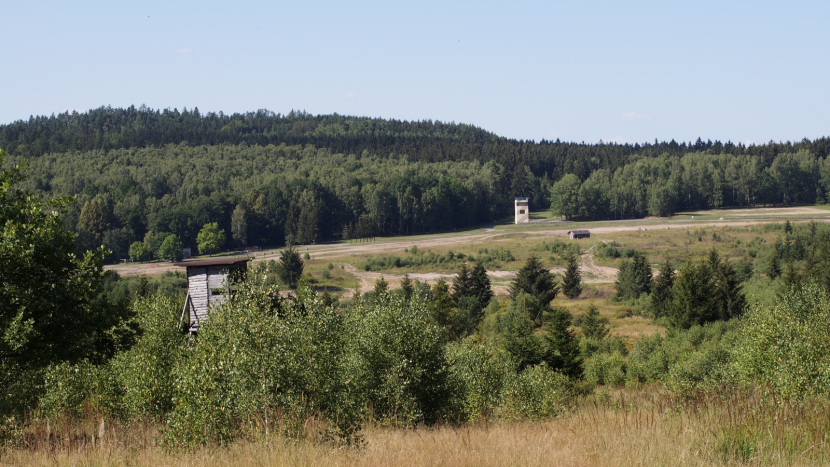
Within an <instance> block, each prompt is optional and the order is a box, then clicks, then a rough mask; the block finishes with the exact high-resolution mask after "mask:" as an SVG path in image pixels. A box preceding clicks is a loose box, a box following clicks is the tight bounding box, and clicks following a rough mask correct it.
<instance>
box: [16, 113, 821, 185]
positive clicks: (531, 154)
mask: <svg viewBox="0 0 830 467" xmlns="http://www.w3.org/2000/svg"><path fill="white" fill-rule="evenodd" d="M180 143H187V144H189V145H191V146H200V145H219V144H231V145H238V144H241V143H245V144H248V145H260V146H266V145H269V144H273V145H280V144H286V145H288V146H294V145H308V144H311V145H313V146H315V147H318V148H327V149H329V150H330V151H332V152H333V153H343V154H361V153H363V151H369V152H370V153H372V154H374V155H378V156H381V157H385V156H389V155H406V157H407V158H408V160H410V161H425V162H441V161H479V162H487V161H494V162H497V163H499V164H500V165H501V166H502V167H504V168H505V169H507V172H508V173H512V172H513V169H514V167H517V166H527V167H528V168H529V169H530V170H531V172H533V174H534V175H536V176H542V175H543V174H545V173H547V174H548V175H549V176H550V177H551V178H553V179H558V178H560V177H561V176H562V175H564V174H566V173H573V174H575V175H576V176H578V177H579V178H580V179H585V178H587V177H588V176H589V175H590V174H591V172H593V171H594V170H597V169H600V168H605V169H609V170H611V171H614V170H616V169H617V168H619V167H621V166H623V165H625V164H626V163H627V162H629V160H630V158H631V157H632V156H646V157H652V156H657V155H661V154H666V155H670V156H682V155H684V154H687V153H692V152H701V151H709V152H711V153H713V154H721V153H725V154H731V155H753V156H760V157H761V159H762V160H763V163H764V165H766V166H769V165H770V164H772V162H773V160H774V159H775V156H776V155H777V154H779V153H782V152H797V151H799V150H807V151H809V152H811V153H812V154H813V155H815V156H816V157H820V158H825V157H826V156H827V154H828V153H830V138H820V139H816V140H814V141H809V140H806V139H805V140H802V141H800V142H796V143H790V142H787V143H773V142H770V143H768V144H764V145H758V146H749V147H747V146H745V145H743V144H740V143H739V144H733V143H731V142H726V143H722V142H720V141H715V142H712V141H703V140H701V139H700V138H698V140H697V141H696V142H694V143H692V142H688V143H686V142H680V143H678V142H675V141H674V140H672V141H669V142H657V141H655V142H654V143H653V144H650V143H646V144H643V145H640V144H633V145H631V144H622V145H620V144H613V143H612V144H603V143H600V144H585V143H566V142H560V141H559V140H557V141H545V140H542V141H541V142H538V143H537V142H534V141H522V140H515V139H508V138H504V137H499V136H497V135H494V134H493V133H490V132H487V131H485V130H482V129H480V128H477V127H474V126H471V125H466V124H456V123H442V122H440V121H421V122H408V121H400V120H386V119H377V118H365V117H348V116H342V115H337V114H333V115H317V116H315V115H310V114H307V113H305V112H291V113H289V114H287V115H280V114H274V113H273V112H269V111H267V110H260V111H257V112H248V113H245V114H238V113H235V114H232V115H225V114H223V113H222V112H220V113H218V114H217V113H207V114H202V113H200V112H199V110H198V108H196V109H193V110H191V111H188V110H187V109H184V110H182V111H179V110H176V109H173V110H169V109H164V110H153V109H149V108H147V107H145V106H141V107H140V108H136V107H135V106H131V107H129V108H126V109H121V108H111V107H101V108H98V109H94V110H90V111H89V112H88V113H77V112H76V113H72V114H70V113H63V114H58V115H52V116H50V117H46V116H39V117H30V118H29V119H28V120H19V121H16V122H13V123H10V124H7V125H0V148H3V149H5V150H6V151H7V152H8V153H9V154H10V155H12V156H20V157H26V158H30V159H32V158H37V157H39V156H41V155H43V154H47V153H62V152H67V151H90V150H104V151H108V150H111V149H125V148H145V147H151V146H155V147H159V146H164V145H168V144H180Z"/></svg>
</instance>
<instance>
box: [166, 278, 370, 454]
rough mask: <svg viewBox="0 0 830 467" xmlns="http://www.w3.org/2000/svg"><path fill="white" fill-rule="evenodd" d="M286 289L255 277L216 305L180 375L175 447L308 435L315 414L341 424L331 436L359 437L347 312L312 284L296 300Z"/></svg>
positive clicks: (172, 430)
mask: <svg viewBox="0 0 830 467" xmlns="http://www.w3.org/2000/svg"><path fill="white" fill-rule="evenodd" d="M278 292H279V291H278V290H277V289H276V287H274V286H271V285H268V284H266V283H264V282H260V281H258V280H254V279H253V278H249V279H248V281H246V282H244V283H242V284H241V285H239V286H238V288H237V290H236V295H235V296H234V299H233V300H231V301H229V302H226V303H224V304H223V305H222V306H219V307H216V308H213V309H212V311H211V316H210V320H208V321H207V322H206V323H205V324H203V326H202V328H201V330H200V331H199V335H198V337H197V338H196V339H195V341H194V343H193V344H192V346H191V347H190V348H189V350H188V352H187V353H186V355H185V358H183V359H181V360H180V363H179V365H177V367H176V369H175V374H176V375H177V376H176V380H175V387H174V397H175V399H174V403H175V408H174V410H173V411H172V413H171V415H170V417H169V424H168V429H167V431H166V440H167V442H168V443H169V444H171V445H181V446H192V445H197V444H204V443H207V442H219V443H226V442H229V441H231V440H233V439H234V438H236V437H238V436H239V435H240V434H241V433H242V429H243V427H246V426H247V427H249V428H248V429H249V430H250V429H253V430H262V431H266V430H271V431H273V432H276V431H277V430H278V428H279V429H282V430H283V432H284V433H285V434H288V435H298V434H299V433H300V430H299V427H300V426H301V425H300V424H301V423H302V422H304V421H305V420H306V419H307V418H308V417H312V416H313V417H318V418H321V419H323V420H327V421H328V422H329V423H330V425H331V428H330V429H329V430H328V431H326V432H323V433H321V436H323V437H331V438H337V439H339V440H341V441H345V442H347V443H348V442H352V441H354V440H355V439H356V438H355V437H356V435H357V433H358V431H359V428H360V423H359V420H360V419H361V417H362V415H361V412H360V408H361V404H359V403H358V402H357V401H356V399H355V396H356V394H358V393H357V392H356V391H355V390H354V387H355V384H356V382H357V378H356V375H355V374H354V373H353V372H350V371H347V365H348V363H349V359H348V358H347V355H346V348H347V346H346V343H347V341H346V339H347V338H348V336H349V333H348V332H347V330H346V328H345V322H344V316H343V314H341V313H339V312H337V311H335V310H334V309H332V308H331V307H325V306H323V305H322V303H321V302H320V301H319V300H318V299H317V298H315V296H314V294H313V292H312V291H311V290H309V289H308V288H307V287H304V286H302V285H301V286H300V287H299V288H298V290H297V297H296V299H294V300H291V301H285V300H283V299H281V298H280V296H279V293H278ZM277 414H280V415H282V416H281V417H280V418H279V421H280V426H277V417H276V415H277Z"/></svg>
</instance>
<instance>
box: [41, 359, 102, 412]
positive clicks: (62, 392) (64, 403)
mask: <svg viewBox="0 0 830 467" xmlns="http://www.w3.org/2000/svg"><path fill="white" fill-rule="evenodd" d="M105 371H106V370H105V368H104V367H99V366H96V365H93V364H91V363H89V361H86V360H84V361H81V362H78V363H75V364H70V363H60V364H57V365H52V366H50V367H49V368H47V369H46V373H45V377H44V379H43V387H44V392H43V395H41V397H40V400H39V402H40V410H41V411H42V412H43V414H44V415H46V416H47V417H52V416H55V415H58V414H63V415H69V416H71V417H82V416H83V414H84V413H85V412H86V409H87V407H86V403H87V402H90V403H91V405H92V408H93V410H96V409H102V408H103V407H101V405H100V402H101V400H100V397H99V395H100V394H107V393H109V392H111V391H107V390H108V389H110V390H111V389H112V388H107V387H106V380H107V375H106V374H105Z"/></svg>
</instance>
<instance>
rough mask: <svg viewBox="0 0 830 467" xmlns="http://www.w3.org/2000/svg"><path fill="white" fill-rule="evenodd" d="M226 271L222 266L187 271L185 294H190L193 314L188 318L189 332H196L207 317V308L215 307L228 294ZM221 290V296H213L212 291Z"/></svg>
mask: <svg viewBox="0 0 830 467" xmlns="http://www.w3.org/2000/svg"><path fill="white" fill-rule="evenodd" d="M227 280H228V269H227V267H222V266H209V267H206V268H188V269H187V293H188V294H190V301H191V304H192V310H193V314H194V315H195V316H190V317H189V321H190V323H189V324H190V330H191V331H194V332H195V331H198V330H199V324H200V323H204V322H205V320H206V319H207V317H208V311H209V307H211V306H217V305H219V304H220V303H222V302H223V301H225V297H226V296H227V293H228V286H227ZM216 289H221V291H222V293H221V294H214V293H213V290H216Z"/></svg>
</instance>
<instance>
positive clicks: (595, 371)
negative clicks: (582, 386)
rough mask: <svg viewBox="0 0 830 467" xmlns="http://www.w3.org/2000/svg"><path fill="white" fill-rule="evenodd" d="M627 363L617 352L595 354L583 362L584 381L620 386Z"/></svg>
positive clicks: (624, 375) (624, 376)
mask: <svg viewBox="0 0 830 467" xmlns="http://www.w3.org/2000/svg"><path fill="white" fill-rule="evenodd" d="M627 368H628V362H627V360H626V359H625V357H624V356H623V355H621V354H620V353H619V352H613V353H596V354H594V356H593V357H591V358H590V359H588V360H587V361H586V362H585V370H584V371H585V373H584V374H585V380H586V381H589V382H591V383H593V384H604V385H608V386H622V385H624V384H625V381H626V370H627Z"/></svg>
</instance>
